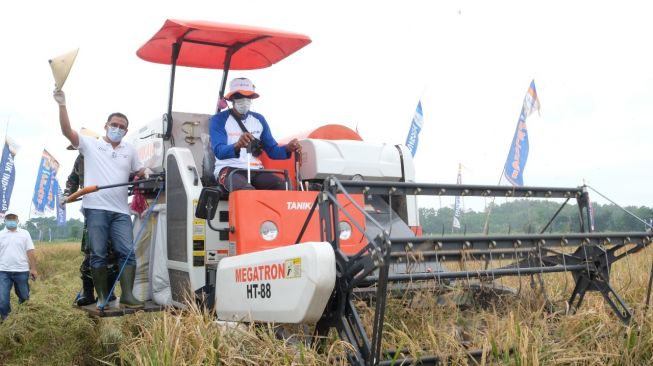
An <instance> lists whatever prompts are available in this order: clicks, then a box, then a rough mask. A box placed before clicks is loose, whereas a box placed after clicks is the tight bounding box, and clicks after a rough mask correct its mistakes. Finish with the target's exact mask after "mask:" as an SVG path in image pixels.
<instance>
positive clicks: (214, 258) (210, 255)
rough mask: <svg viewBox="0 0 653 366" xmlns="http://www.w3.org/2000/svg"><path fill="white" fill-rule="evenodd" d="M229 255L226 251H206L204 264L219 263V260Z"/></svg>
mask: <svg viewBox="0 0 653 366" xmlns="http://www.w3.org/2000/svg"><path fill="white" fill-rule="evenodd" d="M228 254H229V253H228V252H227V250H226V249H218V250H207V251H206V264H214V263H218V262H220V259H222V258H225V257H227V255H228Z"/></svg>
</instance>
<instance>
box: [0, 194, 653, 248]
mask: <svg viewBox="0 0 653 366" xmlns="http://www.w3.org/2000/svg"><path fill="white" fill-rule="evenodd" d="M592 206H593V209H594V226H595V227H594V229H595V231H599V232H600V231H603V232H606V231H617V232H624V231H626V232H627V231H642V230H646V225H645V224H644V223H642V221H640V220H638V219H636V218H634V217H633V216H631V215H630V214H629V213H627V212H626V211H624V209H622V208H620V207H619V206H616V205H612V204H606V205H601V204H597V203H593V204H592ZM560 207H561V203H556V202H551V201H543V200H525V199H524V200H515V201H511V202H505V203H502V204H490V205H488V207H487V208H486V209H485V210H484V211H479V212H476V211H474V210H464V211H463V212H462V215H461V217H460V223H461V227H460V229H453V226H452V224H453V214H454V210H453V208H452V207H441V208H439V209H435V208H420V210H419V216H420V224H421V225H422V229H423V231H424V233H425V234H431V235H441V234H452V233H454V234H480V233H483V227H484V225H485V221H486V218H487V217H488V214H487V213H488V212H491V214H490V215H489V220H488V229H489V230H488V232H489V233H493V234H506V233H540V232H541V231H542V230H543V229H544V227H545V226H546V225H547V223H549V221H550V220H551V218H552V217H553V216H554V214H555V213H556V211H557V210H558V209H559V208H560ZM624 208H625V209H626V210H628V211H630V212H631V213H632V214H634V215H635V216H637V217H639V218H640V219H642V220H644V221H647V222H651V221H653V208H651V207H646V206H639V207H636V206H627V207H624ZM579 214H580V213H579V210H578V206H577V205H576V204H567V205H565V206H564V207H563V208H562V210H561V211H560V213H559V214H558V215H557V217H556V218H555V220H553V221H552V222H551V224H550V225H549V227H548V228H547V230H546V232H548V233H565V232H578V231H580V225H579V222H580V221H579ZM21 227H22V228H23V229H25V230H27V231H28V232H29V233H30V235H31V236H32V239H33V240H38V241H64V240H65V241H74V240H81V238H82V234H83V230H84V223H83V221H81V220H79V219H70V220H68V221H67V222H66V225H61V226H59V225H57V220H56V218H55V217H34V218H30V219H29V220H27V221H26V222H25V223H23V224H22V225H21ZM0 228H2V229H4V224H1V225H0Z"/></svg>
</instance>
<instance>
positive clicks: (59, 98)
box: [53, 90, 79, 147]
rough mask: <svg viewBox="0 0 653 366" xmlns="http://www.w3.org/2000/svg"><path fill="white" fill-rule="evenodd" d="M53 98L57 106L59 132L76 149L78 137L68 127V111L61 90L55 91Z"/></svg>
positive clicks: (64, 95) (64, 96)
mask: <svg viewBox="0 0 653 366" xmlns="http://www.w3.org/2000/svg"><path fill="white" fill-rule="evenodd" d="M53 96H54V100H55V101H56V102H57V104H59V125H60V126H61V132H62V133H63V135H64V136H66V138H67V139H68V140H69V141H70V143H71V144H73V146H74V147H78V146H79V135H78V134H77V132H76V131H75V130H73V129H72V127H70V119H69V118H68V110H67V109H66V94H64V92H63V90H55V91H54V94H53Z"/></svg>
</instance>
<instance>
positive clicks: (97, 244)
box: [53, 90, 151, 309]
mask: <svg viewBox="0 0 653 366" xmlns="http://www.w3.org/2000/svg"><path fill="white" fill-rule="evenodd" d="M53 96H54V100H55V101H56V102H57V104H58V105H59V124H60V127H61V132H62V133H63V135H64V136H65V137H66V138H67V139H68V140H69V141H70V143H71V144H72V145H73V147H76V148H78V149H79V151H80V153H82V154H84V183H85V184H86V186H108V185H115V184H119V186H117V187H113V188H107V189H101V190H99V191H97V192H93V193H90V194H87V195H84V197H83V199H82V208H83V209H84V217H85V221H86V226H87V228H88V239H89V240H90V245H91V275H92V277H93V284H94V286H95V292H96V293H97V297H98V298H97V307H98V308H99V309H104V307H105V306H106V305H107V302H108V301H107V296H108V293H109V288H108V286H107V276H108V273H107V266H106V265H107V253H108V248H107V241H108V240H111V245H112V246H113V251H114V253H116V255H117V256H118V260H119V263H120V266H121V268H123V270H122V274H121V276H120V287H121V289H122V292H121V294H120V305H121V306H124V307H133V308H138V307H142V306H143V303H142V302H141V301H139V300H138V299H136V298H135V297H134V294H133V293H132V289H133V286H134V277H135V272H136V260H135V259H134V255H133V254H134V253H133V250H134V237H133V231H132V222H131V217H130V212H129V205H128V202H127V199H128V191H127V186H126V185H125V184H126V183H127V182H128V180H129V175H130V174H131V173H136V174H137V175H138V176H139V177H143V176H144V177H146V178H148V176H149V174H150V173H151V170H150V169H148V168H146V169H143V164H142V163H141V162H140V161H139V160H138V156H137V154H136V150H135V149H134V147H133V146H132V145H131V144H129V143H127V142H126V141H123V137H124V136H125V134H126V133H127V130H128V128H129V120H128V119H127V116H125V115H124V114H122V113H118V112H116V113H111V114H110V115H109V117H108V118H107V121H106V123H105V124H104V130H105V131H106V134H105V135H104V136H102V138H99V139H96V138H92V137H89V136H84V135H83V134H80V133H77V131H75V130H73V129H72V128H71V126H70V119H69V117H68V110H67V109H66V96H65V94H64V92H63V91H62V90H55V91H54V93H53Z"/></svg>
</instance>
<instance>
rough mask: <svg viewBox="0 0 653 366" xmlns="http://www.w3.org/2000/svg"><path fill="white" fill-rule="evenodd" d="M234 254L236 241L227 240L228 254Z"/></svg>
mask: <svg viewBox="0 0 653 366" xmlns="http://www.w3.org/2000/svg"><path fill="white" fill-rule="evenodd" d="M232 255H236V243H234V242H233V241H230V242H229V256H232Z"/></svg>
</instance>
